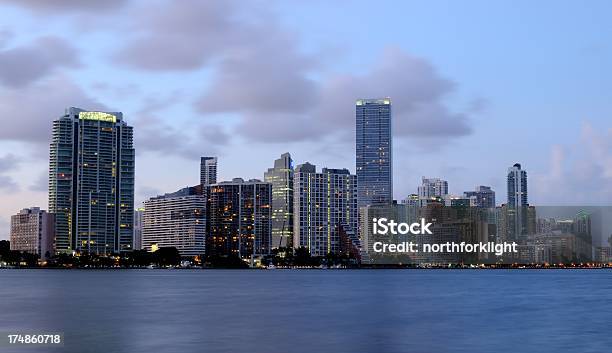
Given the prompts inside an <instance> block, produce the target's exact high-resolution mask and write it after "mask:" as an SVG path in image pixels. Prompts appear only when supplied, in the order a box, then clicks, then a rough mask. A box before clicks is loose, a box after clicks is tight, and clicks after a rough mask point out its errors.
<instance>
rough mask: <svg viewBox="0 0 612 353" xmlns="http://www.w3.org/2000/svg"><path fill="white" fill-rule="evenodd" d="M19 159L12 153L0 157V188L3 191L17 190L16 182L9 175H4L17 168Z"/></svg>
mask: <svg viewBox="0 0 612 353" xmlns="http://www.w3.org/2000/svg"><path fill="white" fill-rule="evenodd" d="M18 164H19V159H18V158H17V157H15V156H14V155H12V154H8V155H5V156H3V157H0V189H2V190H5V191H9V192H10V191H17V190H18V189H19V187H18V185H17V183H16V182H15V181H14V180H13V178H11V177H10V176H8V175H6V173H9V172H11V171H13V170H14V169H16V168H17V165H18Z"/></svg>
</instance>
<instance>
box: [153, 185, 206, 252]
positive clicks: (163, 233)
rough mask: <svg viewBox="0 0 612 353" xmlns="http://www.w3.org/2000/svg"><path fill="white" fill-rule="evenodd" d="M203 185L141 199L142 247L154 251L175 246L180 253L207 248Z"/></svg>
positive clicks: (202, 250)
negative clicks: (142, 201)
mask: <svg viewBox="0 0 612 353" xmlns="http://www.w3.org/2000/svg"><path fill="white" fill-rule="evenodd" d="M201 190H202V187H200V186H198V187H193V188H186V189H182V190H180V191H177V192H176V193H172V194H166V195H163V196H157V197H153V198H151V199H149V200H147V201H145V203H144V213H143V216H142V247H143V249H145V250H147V251H155V250H156V249H159V248H163V247H175V248H176V249H177V250H178V251H179V253H180V254H181V256H188V257H193V256H201V255H204V253H205V251H206V196H205V195H203V193H202V192H201Z"/></svg>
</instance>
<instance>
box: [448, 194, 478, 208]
mask: <svg viewBox="0 0 612 353" xmlns="http://www.w3.org/2000/svg"><path fill="white" fill-rule="evenodd" d="M443 200H444V206H448V207H473V206H474V198H469V197H465V196H456V195H448V194H447V195H444V197H443Z"/></svg>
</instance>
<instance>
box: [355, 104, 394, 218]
mask: <svg viewBox="0 0 612 353" xmlns="http://www.w3.org/2000/svg"><path fill="white" fill-rule="evenodd" d="M355 111H356V112H355V113H356V143H357V145H356V152H357V153H356V165H357V199H358V204H359V207H362V206H365V205H373V204H391V203H392V202H393V159H392V143H391V142H392V130H391V100H390V99H389V98H384V99H358V100H357V101H356V103H355Z"/></svg>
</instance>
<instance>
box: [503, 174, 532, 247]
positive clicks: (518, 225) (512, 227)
mask: <svg viewBox="0 0 612 353" xmlns="http://www.w3.org/2000/svg"><path fill="white" fill-rule="evenodd" d="M507 181H508V203H507V207H508V222H509V223H508V239H510V240H517V239H518V238H520V237H522V236H524V235H526V234H528V215H527V210H528V206H529V203H528V201H527V172H526V171H525V170H523V169H521V165H520V164H519V163H516V164H514V165H513V166H512V167H510V168H508V175H507Z"/></svg>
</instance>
